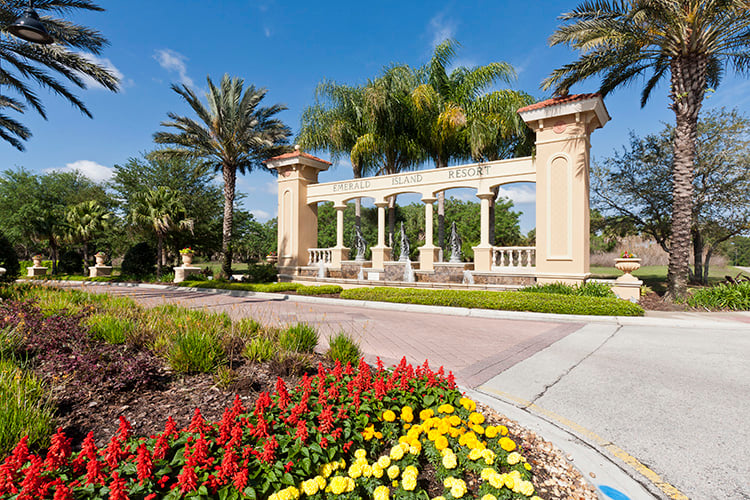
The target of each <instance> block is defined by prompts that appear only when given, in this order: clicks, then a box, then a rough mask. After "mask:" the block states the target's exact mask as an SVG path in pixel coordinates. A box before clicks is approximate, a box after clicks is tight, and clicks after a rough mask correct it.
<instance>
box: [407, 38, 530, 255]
mask: <svg viewBox="0 0 750 500" xmlns="http://www.w3.org/2000/svg"><path fill="white" fill-rule="evenodd" d="M457 46H458V43H457V42H456V41H454V40H451V39H448V40H445V41H443V42H442V43H440V44H439V45H438V46H437V47H435V52H434V54H433V56H432V58H431V59H430V61H429V62H428V63H427V64H426V65H425V66H424V67H423V68H421V69H420V70H419V71H418V73H419V75H420V76H421V79H422V80H423V82H424V83H422V85H420V86H418V87H417V88H416V89H415V90H414V92H413V100H414V104H415V106H416V108H417V110H418V117H419V118H418V121H417V123H418V137H419V143H420V145H421V147H422V148H423V149H424V151H425V152H426V154H427V155H428V156H429V157H430V158H431V159H432V161H433V162H434V163H435V168H443V167H447V166H448V163H449V162H450V161H451V160H453V159H457V158H461V157H467V156H468V155H467V147H466V137H465V135H464V133H463V131H464V128H465V126H466V124H467V120H468V112H469V109H470V108H471V107H472V106H473V105H474V102H475V101H476V100H477V99H478V98H479V97H480V96H481V94H482V92H484V91H485V90H486V89H487V88H488V87H490V86H491V85H492V84H494V83H495V82H497V81H504V82H507V83H510V82H511V80H513V79H514V78H515V75H516V73H515V71H514V70H513V68H512V67H511V66H510V65H509V64H507V63H504V62H493V63H490V64H487V65H485V66H478V67H476V68H466V67H463V66H461V67H458V68H456V69H454V70H453V71H451V73H450V74H448V70H447V68H448V66H449V65H450V63H451V61H452V60H453V58H454V56H455V54H456V48H457ZM513 113H515V110H514V111H513ZM438 246H440V247H441V248H444V246H445V191H441V192H439V193H438Z"/></svg>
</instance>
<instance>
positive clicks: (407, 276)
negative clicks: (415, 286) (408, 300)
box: [398, 222, 416, 283]
mask: <svg viewBox="0 0 750 500" xmlns="http://www.w3.org/2000/svg"><path fill="white" fill-rule="evenodd" d="M398 261H399V262H403V263H404V277H403V281H405V282H407V283H414V282H415V281H416V280H415V277H414V269H412V267H411V261H410V260H409V240H408V238H407V237H406V231H404V223H403V222H402V223H401V254H400V255H399V257H398Z"/></svg>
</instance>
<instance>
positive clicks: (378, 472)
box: [372, 464, 383, 479]
mask: <svg viewBox="0 0 750 500" xmlns="http://www.w3.org/2000/svg"><path fill="white" fill-rule="evenodd" d="M372 477H375V478H378V479H380V478H381V477H383V468H382V467H381V466H379V465H378V464H375V465H373V466H372Z"/></svg>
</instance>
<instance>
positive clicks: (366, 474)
mask: <svg viewBox="0 0 750 500" xmlns="http://www.w3.org/2000/svg"><path fill="white" fill-rule="evenodd" d="M362 476H364V477H370V476H372V467H370V466H369V465H368V464H364V465H362Z"/></svg>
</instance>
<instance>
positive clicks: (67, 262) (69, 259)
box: [57, 250, 83, 275]
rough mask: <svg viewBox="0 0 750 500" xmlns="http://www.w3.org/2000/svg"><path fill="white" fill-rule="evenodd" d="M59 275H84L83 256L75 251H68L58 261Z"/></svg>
mask: <svg viewBox="0 0 750 500" xmlns="http://www.w3.org/2000/svg"><path fill="white" fill-rule="evenodd" d="M57 272H58V273H59V274H77V275H81V274H83V256H81V254H80V253H78V252H76V251H75V250H66V251H64V252H63V253H62V254H60V258H59V259H58V260H57Z"/></svg>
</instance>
